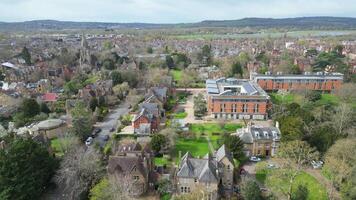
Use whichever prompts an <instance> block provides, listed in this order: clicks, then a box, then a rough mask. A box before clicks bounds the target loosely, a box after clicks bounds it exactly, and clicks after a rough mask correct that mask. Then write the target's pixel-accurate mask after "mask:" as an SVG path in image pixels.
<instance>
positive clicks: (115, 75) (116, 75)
mask: <svg viewBox="0 0 356 200" xmlns="http://www.w3.org/2000/svg"><path fill="white" fill-rule="evenodd" d="M111 80H112V84H113V85H114V86H115V85H117V84H121V83H122V77H121V73H120V72H119V71H116V70H115V71H112V72H111Z"/></svg>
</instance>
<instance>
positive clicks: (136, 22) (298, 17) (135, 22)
mask: <svg viewBox="0 0 356 200" xmlns="http://www.w3.org/2000/svg"><path fill="white" fill-rule="evenodd" d="M300 18H350V19H356V17H346V16H345V17H337V16H297V17H282V18H277V17H244V18H238V19H203V20H201V21H195V22H172V23H156V22H140V21H134V22H114V21H74V20H57V19H33V20H24V21H1V20H0V22H2V23H25V22H35V21H57V22H74V23H112V24H138V23H139V24H168V25H169V24H171V25H174V24H194V23H200V22H204V21H238V20H244V19H272V20H283V19H300Z"/></svg>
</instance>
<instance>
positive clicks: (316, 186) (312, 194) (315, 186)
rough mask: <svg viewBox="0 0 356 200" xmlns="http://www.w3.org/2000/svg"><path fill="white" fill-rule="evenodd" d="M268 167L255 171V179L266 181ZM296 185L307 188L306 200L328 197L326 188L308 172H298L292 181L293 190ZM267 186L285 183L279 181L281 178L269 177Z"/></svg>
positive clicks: (283, 185)
mask: <svg viewBox="0 0 356 200" xmlns="http://www.w3.org/2000/svg"><path fill="white" fill-rule="evenodd" d="M260 164H261V166H262V165H263V162H261V163H258V165H260ZM275 170H278V169H275ZM269 171H270V169H265V168H260V169H258V170H257V171H256V179H257V181H259V182H260V183H262V184H265V183H266V179H267V176H268V173H269ZM298 185H304V186H306V187H307V188H308V200H314V199H320V200H324V199H328V198H327V191H326V189H325V188H324V187H323V186H322V185H321V184H320V183H319V182H318V181H317V180H316V179H315V178H314V177H313V176H311V175H309V174H308V173H305V172H302V173H300V174H299V175H298V176H297V177H296V179H295V181H294V183H293V187H292V189H293V191H294V190H296V188H297V187H298ZM267 186H268V187H273V188H275V187H286V183H284V182H283V181H281V179H278V180H277V179H269V180H268V183H267Z"/></svg>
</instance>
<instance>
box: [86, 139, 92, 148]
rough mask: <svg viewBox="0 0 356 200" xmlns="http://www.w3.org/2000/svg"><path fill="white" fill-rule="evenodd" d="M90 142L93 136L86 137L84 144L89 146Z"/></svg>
mask: <svg viewBox="0 0 356 200" xmlns="http://www.w3.org/2000/svg"><path fill="white" fill-rule="evenodd" d="M91 143H93V138H92V137H88V139H87V140H85V145H87V146H90V145H91Z"/></svg>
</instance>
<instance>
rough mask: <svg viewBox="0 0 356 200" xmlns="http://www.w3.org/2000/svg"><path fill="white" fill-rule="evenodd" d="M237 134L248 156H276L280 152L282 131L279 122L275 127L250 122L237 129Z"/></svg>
mask: <svg viewBox="0 0 356 200" xmlns="http://www.w3.org/2000/svg"><path fill="white" fill-rule="evenodd" d="M235 135H236V136H238V137H240V139H241V140H242V141H243V143H244V152H245V154H246V156H248V157H250V156H275V155H276V154H277V152H278V147H279V142H280V138H281V132H280V130H279V125H278V122H276V126H275V127H273V126H272V127H262V126H256V125H252V124H250V123H249V124H248V125H247V127H246V128H240V129H237V131H236V134H235Z"/></svg>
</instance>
